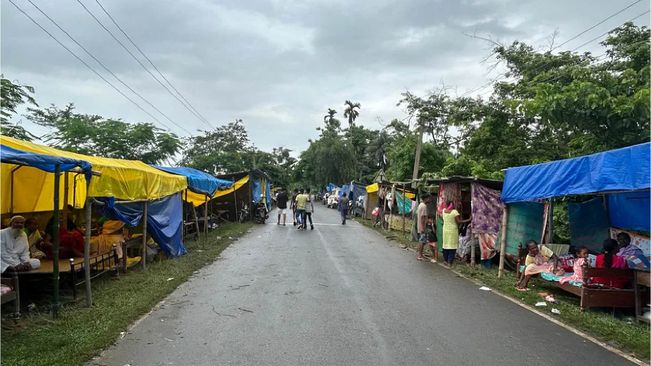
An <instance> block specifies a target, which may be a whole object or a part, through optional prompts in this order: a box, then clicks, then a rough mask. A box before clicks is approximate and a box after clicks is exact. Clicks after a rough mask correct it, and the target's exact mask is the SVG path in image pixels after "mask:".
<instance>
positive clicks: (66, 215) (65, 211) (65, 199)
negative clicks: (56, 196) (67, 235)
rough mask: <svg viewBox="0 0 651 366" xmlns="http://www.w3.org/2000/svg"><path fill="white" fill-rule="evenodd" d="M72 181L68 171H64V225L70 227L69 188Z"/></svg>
mask: <svg viewBox="0 0 651 366" xmlns="http://www.w3.org/2000/svg"><path fill="white" fill-rule="evenodd" d="M69 187H70V182H69V180H68V172H64V173H63V225H65V228H66V229H69V228H68V188H69Z"/></svg>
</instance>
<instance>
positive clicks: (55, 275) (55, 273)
mask: <svg viewBox="0 0 651 366" xmlns="http://www.w3.org/2000/svg"><path fill="white" fill-rule="evenodd" d="M60 177H61V164H56V165H55V166H54V215H53V218H52V221H53V225H52V235H53V236H54V237H53V238H52V239H53V240H52V241H53V246H54V247H53V248H52V254H53V255H52V256H53V257H54V258H53V262H52V282H53V283H54V289H53V290H54V292H53V297H54V298H53V304H52V317H54V318H56V317H57V316H58V314H59V244H60V241H59V193H60V192H59V187H60V186H61V182H60V180H59V179H60Z"/></svg>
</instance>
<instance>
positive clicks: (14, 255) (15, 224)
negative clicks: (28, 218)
mask: <svg viewBox="0 0 651 366" xmlns="http://www.w3.org/2000/svg"><path fill="white" fill-rule="evenodd" d="M24 227H25V218H24V217H22V216H14V217H12V218H11V221H10V222H9V227H8V228H5V229H2V230H0V250H2V252H0V257H1V262H2V266H1V268H0V272H1V273H4V272H5V271H6V270H7V269H13V270H14V271H16V272H24V271H29V270H30V269H36V268H38V267H40V266H41V261H39V260H38V259H34V258H30V256H29V242H28V240H27V234H25V231H23V229H24Z"/></svg>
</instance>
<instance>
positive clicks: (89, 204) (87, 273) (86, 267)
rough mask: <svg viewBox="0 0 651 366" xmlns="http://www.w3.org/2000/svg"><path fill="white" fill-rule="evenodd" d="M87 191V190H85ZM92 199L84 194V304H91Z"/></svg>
mask: <svg viewBox="0 0 651 366" xmlns="http://www.w3.org/2000/svg"><path fill="white" fill-rule="evenodd" d="M87 192H88V191H87ZM92 207H93V200H92V199H91V198H90V197H88V196H86V235H85V240H84V283H85V285H86V306H87V307H91V306H92V305H93V295H92V293H91V287H90V234H91V227H90V225H91V217H92Z"/></svg>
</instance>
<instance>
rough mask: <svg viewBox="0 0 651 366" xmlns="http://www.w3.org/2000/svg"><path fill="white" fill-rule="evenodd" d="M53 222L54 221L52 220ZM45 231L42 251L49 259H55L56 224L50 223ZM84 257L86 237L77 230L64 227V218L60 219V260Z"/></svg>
mask: <svg viewBox="0 0 651 366" xmlns="http://www.w3.org/2000/svg"><path fill="white" fill-rule="evenodd" d="M50 221H52V220H50ZM47 227H48V228H47V229H46V231H45V238H44V240H43V244H42V249H44V250H45V254H46V256H47V258H48V259H54V250H53V249H54V243H53V240H54V235H55V234H54V232H53V231H54V224H50V223H48V226H47ZM83 256H84V235H83V234H82V233H81V232H79V230H77V229H76V228H73V229H70V228H69V227H65V226H64V225H63V217H60V218H59V259H67V258H80V257H83Z"/></svg>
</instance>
